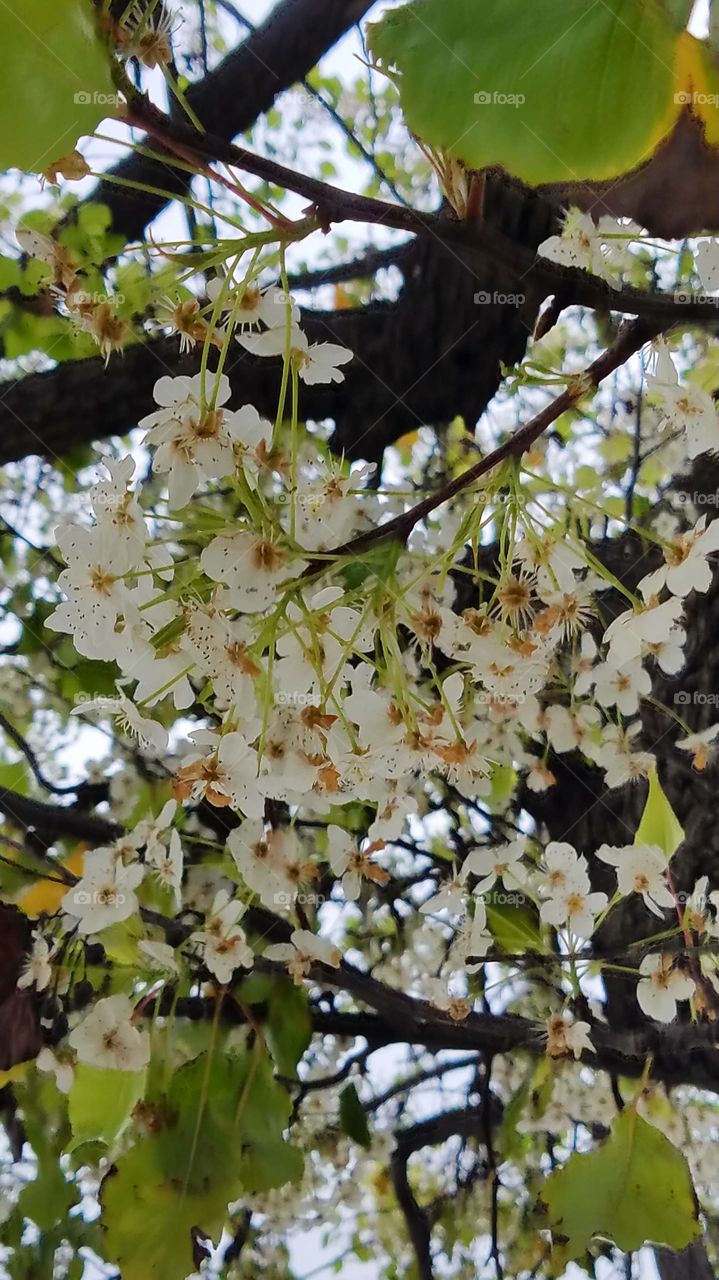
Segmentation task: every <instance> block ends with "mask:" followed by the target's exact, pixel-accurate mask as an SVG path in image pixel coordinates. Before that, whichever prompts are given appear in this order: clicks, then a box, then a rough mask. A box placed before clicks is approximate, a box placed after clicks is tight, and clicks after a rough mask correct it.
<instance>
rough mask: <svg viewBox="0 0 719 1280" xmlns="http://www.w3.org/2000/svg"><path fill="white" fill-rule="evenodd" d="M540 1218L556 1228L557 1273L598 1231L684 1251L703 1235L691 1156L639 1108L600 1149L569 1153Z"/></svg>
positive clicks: (622, 1241)
mask: <svg viewBox="0 0 719 1280" xmlns="http://www.w3.org/2000/svg"><path fill="white" fill-rule="evenodd" d="M537 1216H538V1219H539V1222H540V1224H541V1225H542V1226H544V1227H549V1228H550V1230H551V1232H552V1238H553V1242H554V1255H553V1266H554V1273H555V1274H560V1271H561V1270H562V1269H563V1268H564V1267H565V1266H566V1264H567V1262H568V1261H570V1260H571V1259H572V1258H579V1257H581V1256H582V1255H583V1254H584V1253H585V1251H586V1249H587V1247H588V1246H589V1244H590V1242H591V1240H592V1239H593V1237H595V1236H599V1237H602V1238H603V1239H607V1240H613V1241H614V1243H615V1244H616V1245H617V1246H618V1248H620V1249H623V1250H625V1252H627V1253H631V1252H632V1251H633V1250H635V1249H640V1248H641V1247H642V1245H644V1244H646V1243H649V1242H651V1243H652V1244H662V1245H666V1246H667V1247H668V1248H670V1249H677V1250H679V1249H684V1248H686V1246H687V1245H688V1244H690V1243H691V1242H692V1240H694V1239H695V1238H696V1237H697V1236H698V1235H699V1233H700V1226H699V1220H698V1210H697V1202H696V1196H695V1194H694V1187H693V1185H692V1180H691V1175H690V1173H689V1166H688V1164H687V1162H686V1160H685V1158H684V1156H683V1155H682V1153H681V1151H678V1150H677V1148H676V1147H674V1146H673V1145H672V1143H671V1142H670V1141H669V1139H668V1138H665V1137H664V1134H663V1133H660V1131H659V1130H658V1129H655V1128H654V1127H653V1126H652V1125H650V1124H647V1122H646V1120H643V1119H642V1118H641V1116H639V1115H637V1113H636V1111H635V1109H634V1108H633V1107H625V1108H624V1110H623V1111H622V1112H621V1113H620V1114H619V1115H618V1116H617V1119H616V1120H615V1121H614V1124H613V1126H612V1132H611V1136H610V1137H609V1138H608V1139H607V1141H606V1142H604V1143H602V1145H601V1146H600V1147H598V1148H597V1149H596V1150H595V1151H590V1152H588V1153H586V1154H584V1153H581V1154H580V1153H576V1154H574V1155H572V1156H570V1158H569V1159H568V1160H567V1162H566V1164H565V1165H563V1166H562V1168H561V1169H559V1170H557V1172H556V1173H553V1174H551V1175H550V1177H549V1178H547V1180H546V1182H545V1183H544V1186H543V1188H542V1191H541V1193H540V1199H539V1203H538V1206H537Z"/></svg>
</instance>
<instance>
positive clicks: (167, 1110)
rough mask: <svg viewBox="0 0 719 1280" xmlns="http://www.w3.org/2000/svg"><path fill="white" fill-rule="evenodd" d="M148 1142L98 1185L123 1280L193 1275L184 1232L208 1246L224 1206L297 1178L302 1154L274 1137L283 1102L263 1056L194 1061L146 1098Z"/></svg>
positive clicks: (286, 1102) (282, 1119) (284, 1116)
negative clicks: (196, 1231) (196, 1234)
mask: <svg viewBox="0 0 719 1280" xmlns="http://www.w3.org/2000/svg"><path fill="white" fill-rule="evenodd" d="M144 1105H145V1108H146V1114H147V1117H148V1121H150V1119H151V1121H152V1123H151V1128H152V1135H151V1136H150V1137H149V1138H147V1139H145V1140H144V1141H142V1142H139V1143H138V1144H137V1146H135V1147H133V1148H132V1150H131V1151H129V1152H128V1154H127V1155H125V1156H122V1157H121V1158H120V1159H119V1160H118V1161H117V1163H116V1172H115V1173H114V1174H112V1175H110V1176H108V1177H107V1178H106V1179H105V1181H104V1182H103V1185H102V1193H101V1199H102V1205H103V1219H102V1220H103V1223H104V1225H105V1227H106V1232H107V1235H106V1240H107V1249H108V1254H109V1255H110V1256H112V1258H113V1259H114V1260H115V1261H117V1263H118V1264H119V1266H120V1267H121V1269H122V1276H123V1280H155V1277H156V1276H160V1275H161V1276H168V1277H169V1276H172V1277H175V1276H177V1277H180V1276H184V1275H187V1273H188V1272H190V1271H192V1270H193V1264H192V1237H191V1231H192V1228H193V1227H199V1228H201V1229H202V1230H204V1231H206V1232H207V1233H208V1234H209V1235H211V1236H213V1238H215V1239H217V1237H218V1235H219V1233H220V1231H221V1230H222V1226H223V1224H224V1221H225V1217H226V1214H227V1205H228V1203H229V1202H230V1201H231V1200H236V1199H237V1198H238V1197H239V1196H240V1195H241V1194H242V1192H243V1190H244V1191H250V1192H260V1191H268V1190H271V1189H272V1188H274V1187H280V1186H282V1185H284V1183H286V1182H288V1181H290V1180H291V1179H295V1178H299V1177H300V1176H301V1174H302V1163H303V1162H302V1153H301V1152H300V1151H299V1150H298V1149H297V1148H296V1147H292V1146H290V1145H289V1143H287V1142H285V1141H284V1140H283V1138H282V1133H283V1130H284V1129H285V1128H286V1125H287V1122H288V1119H289V1115H290V1110H291V1101H290V1097H289V1094H288V1093H287V1090H286V1089H284V1088H283V1087H282V1086H281V1085H280V1084H278V1083H277V1081H275V1080H274V1079H273V1077H272V1069H271V1066H270V1063H269V1060H268V1058H267V1056H266V1054H263V1053H260V1052H259V1051H258V1049H257V1047H256V1048H255V1049H254V1050H251V1051H247V1052H243V1053H227V1052H217V1053H215V1054H213V1055H212V1057H210V1056H208V1054H206V1053H205V1054H201V1055H200V1056H199V1057H198V1058H195V1059H194V1060H193V1061H192V1062H189V1063H187V1064H186V1065H185V1066H184V1067H181V1068H180V1069H179V1071H176V1072H175V1073H174V1075H173V1076H172V1077H171V1079H170V1083H169V1087H168V1089H167V1092H166V1093H165V1094H159V1093H154V1094H153V1095H152V1096H150V1097H148V1098H147V1099H146V1100H145V1104H144Z"/></svg>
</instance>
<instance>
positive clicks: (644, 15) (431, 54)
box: [369, 0, 703, 185]
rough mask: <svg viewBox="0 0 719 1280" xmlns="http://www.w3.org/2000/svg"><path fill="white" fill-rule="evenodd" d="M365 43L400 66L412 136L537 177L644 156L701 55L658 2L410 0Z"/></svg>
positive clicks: (595, 169)
mask: <svg viewBox="0 0 719 1280" xmlns="http://www.w3.org/2000/svg"><path fill="white" fill-rule="evenodd" d="M673 8H674V9H676V5H673ZM369 42H370V47H371V50H372V52H373V54H374V56H375V58H377V59H378V60H380V61H381V62H382V63H384V64H385V65H387V66H394V67H396V68H397V69H398V71H399V77H398V83H399V91H400V97H401V102H402V108H403V111H404V114H405V116H406V118H407V122H408V124H409V127H410V128H411V129H412V130H413V131H414V132H415V133H416V134H418V135H419V137H420V138H422V139H423V140H424V141H425V142H428V143H431V144H432V145H433V146H434V147H438V148H444V149H445V150H447V151H449V152H451V153H452V154H454V155H456V156H458V157H459V158H460V159H461V160H463V161H464V162H465V164H467V165H468V166H469V167H471V168H475V169H481V168H485V167H487V166H491V165H501V166H502V167H503V168H505V169H507V170H509V172H511V173H512V174H514V175H516V176H517V177H520V178H522V179H523V180H524V181H525V182H528V183H530V184H533V185H536V184H539V183H543V182H560V181H576V180H577V179H578V178H593V179H601V178H610V177H613V176H615V175H616V174H619V173H625V172H627V170H630V169H633V168H634V167H635V166H636V165H638V164H639V163H640V162H641V161H643V160H646V159H647V157H648V156H649V155H651V153H652V152H653V151H654V150H655V149H656V147H657V146H658V144H659V143H660V141H661V140H662V138H664V137H665V136H666V135H667V134H668V133H669V132H670V130H671V128H672V127H673V125H674V122H675V120H676V118H677V116H678V113H679V110H680V109H681V108H680V105H679V103H678V102H677V101H676V100H675V95H676V90H677V89H681V88H684V87H686V88H690V80H689V78H688V66H689V62H690V61H691V60H692V58H694V57H696V58H698V57H699V54H698V52H697V50H696V49H695V46H698V43H699V42H696V41H692V38H691V37H689V36H682V37H681V39H680V37H679V30H678V24H677V22H676V19H675V18H674V17H670V16H669V14H668V12H667V10H666V8H665V6H664V5H662V4H661V3H660V2H659V0H606V2H604V3H602V4H596V3H595V0H564V3H562V4H557V3H556V0H533V4H532V7H531V22H529V21H527V5H526V0H482V3H481V4H480V3H478V0H453V2H452V3H448V2H447V0H416V3H414V4H410V5H405V6H404V7H403V8H400V9H396V10H391V11H390V12H389V13H387V14H386V15H385V16H384V17H383V19H382V20H381V21H380V22H378V23H376V24H372V25H371V27H370V36H369ZM687 42H688V43H687ZM687 55H688V56H687ZM680 58H681V67H680ZM680 71H681V75H680ZM438 84H440V85H441V86H442V91H441V93H438V92H437V85H438ZM702 87H703V86H702ZM676 96H677V97H681V95H676Z"/></svg>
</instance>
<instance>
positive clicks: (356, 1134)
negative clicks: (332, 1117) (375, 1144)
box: [340, 1084, 372, 1151]
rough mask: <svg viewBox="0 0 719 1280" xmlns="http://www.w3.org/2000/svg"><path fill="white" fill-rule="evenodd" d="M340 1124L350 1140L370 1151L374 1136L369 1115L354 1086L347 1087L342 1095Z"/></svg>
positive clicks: (348, 1085)
mask: <svg viewBox="0 0 719 1280" xmlns="http://www.w3.org/2000/svg"><path fill="white" fill-rule="evenodd" d="M340 1124H341V1126H342V1130H343V1132H344V1133H346V1134H347V1137H348V1138H352V1139H353V1140H354V1141H355V1142H358V1143H359V1145H360V1146H361V1147H364V1148H365V1150H366V1151H369V1148H370V1147H371V1146H372V1135H371V1134H370V1131H369V1125H368V1123H367V1113H366V1111H365V1109H364V1107H363V1106H362V1103H361V1102H360V1098H359V1094H358V1093H357V1090H356V1089H355V1087H354V1085H353V1084H347V1085H345V1087H344V1089H343V1090H342V1092H341V1094H340Z"/></svg>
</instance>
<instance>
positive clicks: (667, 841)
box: [634, 769, 684, 861]
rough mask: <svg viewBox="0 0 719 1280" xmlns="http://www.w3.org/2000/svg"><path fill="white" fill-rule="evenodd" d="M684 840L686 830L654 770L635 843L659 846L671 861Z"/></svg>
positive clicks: (651, 774) (650, 778)
mask: <svg viewBox="0 0 719 1280" xmlns="http://www.w3.org/2000/svg"><path fill="white" fill-rule="evenodd" d="M683 839H684V828H683V827H682V824H681V823H680V821H679V819H678V818H677V815H676V814H675V812H674V810H673V809H672V806H671V805H670V803H669V800H668V799H667V797H666V794H665V792H664V788H663V787H662V784H661V782H660V781H659V776H658V774H657V771H656V769H652V771H651V773H650V774H649V793H648V795H647V802H646V804H645V806H644V812H643V814H642V818H641V822H640V823H639V826H638V827H637V833H636V835H635V837H634V843H635V844H655V845H658V847H659V848H660V849H661V850H662V851H663V852H664V853H665V854H666V857H667V861H669V859H670V858H671V857H673V856H674V854H675V853H676V851H677V849H678V848H679V845H680V844H681V843H682V841H683Z"/></svg>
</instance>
